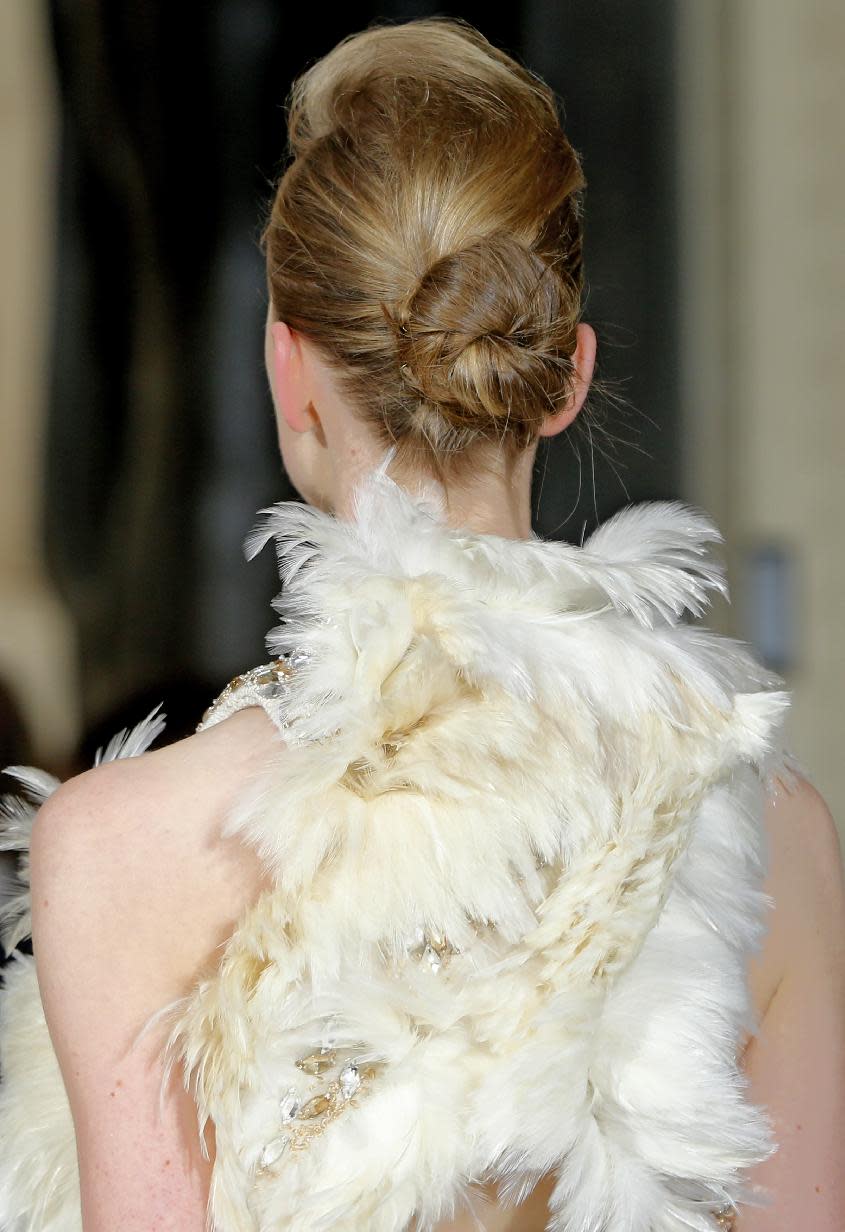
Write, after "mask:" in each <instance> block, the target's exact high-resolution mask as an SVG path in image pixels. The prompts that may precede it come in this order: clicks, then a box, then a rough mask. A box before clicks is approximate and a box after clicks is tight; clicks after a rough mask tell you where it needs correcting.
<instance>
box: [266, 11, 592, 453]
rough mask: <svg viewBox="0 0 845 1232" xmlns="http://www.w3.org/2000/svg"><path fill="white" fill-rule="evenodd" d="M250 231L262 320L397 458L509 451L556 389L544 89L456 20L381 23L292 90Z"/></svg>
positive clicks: (558, 162)
mask: <svg viewBox="0 0 845 1232" xmlns="http://www.w3.org/2000/svg"><path fill="white" fill-rule="evenodd" d="M287 115H288V138H289V148H288V155H289V157H290V159H291V161H290V162H289V164H288V165H287V168H286V170H285V172H284V174H283V175H282V176H281V179H280V180H279V182H278V184H277V186H276V189H275V193H274V197H273V201H272V206H271V208H270V212H269V216H268V218H267V220H266V223H265V225H264V229H263V231H262V235H261V247H262V251H263V252H264V253H265V256H266V260H267V278H268V290H269V294H270V298H271V302H272V309H273V313H274V316H275V318H276V319H278V320H282V321H285V322H286V323H287V324H288V325H289V326H290V327H291V328H292V329H296V330H299V331H300V332H301V333H302V334H304V335H305V336H306V337H307V338H308V339H309V340H310V341H311V342H312V343H314V344H316V346H317V347H318V348H319V350H320V352H321V354H322V355H323V356H324V357H325V358H326V359H327V360H328V361H329V363H330V365H331V368H332V371H333V372H335V373H336V375H337V378H338V380H339V388H340V389H341V391H342V393H343V395H344V397H346V398H347V399H348V400H349V403H350V405H351V406H352V407H353V410H354V413H356V414H358V415H360V416H361V417H362V419H363V420H364V421H365V422H366V423H367V425H368V426H370V427H371V428H372V429H373V430H374V432H376V433H377V436H378V438H379V439H380V440H381V441H382V443H383V445H384V446H386V445H387V444H389V443H391V442H393V443H395V444H396V445H397V463H398V465H399V467H400V469H401V468H402V467H403V466H408V467H410V468H415V467H420V466H421V467H427V468H429V469H433V470H434V471H435V473H437V474H439V475H441V476H443V475H444V474H446V473H447V472H448V473H450V474H452V475H454V473H455V472H456V470H460V469H461V468H462V467H463V466H464V465H465V464H467V463H468V461H469V460H470V459H472V458H473V457H474V454H475V453H476V451H475V450H474V449H473V448H472V447H473V445H474V444H475V443H476V442H479V441H495V442H496V443H497V444H498V446H499V447H500V448H503V449H506V450H517V451H518V450H521V449H522V448H524V447H525V446H526V445H528V444H529V443H531V442H532V441H533V440H534V438H535V437H536V435H537V432H538V429H539V428H540V426H541V424H542V423H543V420H544V418H545V417H546V416H547V415H550V414H552V413H554V412H555V411H556V410H557V409H558V408H559V407H560V406H561V404H562V402H563V401H564V400H565V399H566V397H567V395H568V394H569V393H570V391H571V389H572V384H573V377H574V371H573V364H572V359H571V355H572V352H573V350H574V348H575V344H576V326H577V323H578V320H579V317H580V312H581V294H582V287H583V271H582V228H581V196H582V190H583V188H584V184H585V181H584V176H583V174H582V170H581V165H580V162H579V159H578V156H577V154H576V152H575V151H574V150H573V148H572V146H571V145H570V143H569V141H568V140H567V138H566V136H565V135H564V133H563V131H562V128H561V125H560V120H559V117H558V112H557V107H556V103H555V97H554V94H553V93H552V91H551V90H550V89H549V87H548V86H546V85H545V84H544V83H543V82H542V81H541V80H539V79H538V78H537V77H535V76H534V75H533V74H532V73H530V72H529V71H528V70H527V69H526V68H524V67H523V66H521V65H520V64H519V63H517V61H515V60H514V59H512V58H511V57H510V56H508V55H506V54H505V53H504V52H502V51H500V50H498V49H497V48H496V47H494V46H493V45H492V44H491V43H489V42H488V41H487V40H486V39H485V38H484V37H483V35H481V34H480V33H479V32H478V31H477V30H475V29H474V28H473V27H471V26H469V25H467V24H465V23H464V22H462V21H460V20H453V19H447V18H425V19H420V20H413V21H408V22H405V23H402V24H396V25H378V26H373V27H370V28H368V29H367V30H364V31H363V32H361V33H358V34H354V35H351V36H349V37H347V38H345V39H344V40H342V41H341V42H340V43H339V44H338V45H337V46H336V47H335V48H334V49H333V50H332V51H331V52H329V53H328V55H326V56H324V57H323V58H322V59H320V60H318V61H317V62H316V63H314V64H313V65H312V66H311V67H310V68H308V69H307V71H305V72H304V73H303V74H302V75H301V76H300V77H299V78H298V79H297V80H296V81H295V82H294V84H293V86H292V88H291V93H290V95H289V98H288V102H287Z"/></svg>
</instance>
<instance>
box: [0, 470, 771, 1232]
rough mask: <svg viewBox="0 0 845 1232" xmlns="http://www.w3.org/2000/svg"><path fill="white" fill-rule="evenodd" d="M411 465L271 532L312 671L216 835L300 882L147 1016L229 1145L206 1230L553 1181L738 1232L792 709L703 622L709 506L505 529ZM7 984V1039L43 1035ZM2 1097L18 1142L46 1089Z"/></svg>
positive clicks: (763, 1127) (600, 1209)
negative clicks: (578, 524) (743, 1043)
mask: <svg viewBox="0 0 845 1232" xmlns="http://www.w3.org/2000/svg"><path fill="white" fill-rule="evenodd" d="M390 456H391V454H390V453H388V455H387V456H386V458H385V460H384V461H383V462H382V464H381V465H380V466H379V467H377V468H376V469H375V470H374V471H373V472H371V473H370V474H369V475H367V476H366V477H365V479H364V480H362V482H361V483H360V485H359V488H358V491H357V498H356V507H355V514H354V518H353V519H352V520H350V521H342V520H338V519H335V518H332V517H330V516H329V515H327V514H325V513H322V512H320V511H319V510H316V509H313V508H311V507H309V506H306V505H301V504H299V503H296V502H285V503H280V504H278V505H276V506H274V507H273V508H272V509H270V510H267V511H263V512H264V514H265V518H264V523H263V525H262V526H261V527H260V528H258V529H257V530H256V531H255V532H254V533H253V535H252V536H251V537H250V539H249V540H248V544H247V551H248V554H250V555H252V554H254V553H255V552H257V551H258V550H259V549H260V548H261V547H262V546H263V545H264V544H265V543H266V542H267V541H268V540H269V539H270V538H271V537H273V536H275V537H276V539H277V541H278V548H279V567H280V575H281V578H282V581H283V584H284V585H283V590H282V593H281V595H280V597H279V599H277V600H276V606H277V608H278V610H279V612H280V614H281V616H282V618H283V619H282V623H281V624H280V625H279V626H278V627H277V628H276V629H274V630H273V632H272V633H271V634H270V635H269V637H268V648H269V649H270V650H271V652H272V653H275V654H277V655H279V656H285V655H288V654H293V655H294V657H295V659H296V661H297V667H296V669H295V671H293V672H292V673H289V674H288V675H287V677H286V681H287V683H286V684H285V686H284V687H281V688H279V689H278V690H276V693H277V696H275V697H273V698H272V700H271V699H270V698H269V697H268V699H267V702H266V705H267V708H268V710H270V711H271V712H272V713H273V717H274V719H275V720H276V721H277V723H278V725H279V727H280V728H281V729H282V731H283V733H284V736H285V744H286V746H287V747H285V748H282V747H281V746H280V753H279V757H278V758H277V759H275V760H274V762H273V764H272V765H271V766H269V767H268V768H267V769H266V770H265V771H264V772H263V773H262V774H261V775H260V776H258V777H257V778H256V779H255V780H254V781H252V782H251V783H250V784H248V785H246V786H245V788H244V790H243V792H242V794H241V797H240V798H239V801H238V802H237V805H236V807H235V808H234V809H233V810H232V811H231V813H230V815H229V817H228V820H227V824H226V827H225V830H224V833H225V834H227V835H229V834H239V835H240V836H241V837H242V839H243V841H245V842H249V843H251V844H253V845H254V846H255V847H256V849H257V850H258V852H259V853H260V855H261V857H262V859H263V860H264V861H265V862H266V864H267V866H268V868H270V869H271V870H272V872H273V875H274V888H273V890H272V891H271V892H269V893H267V894H265V895H264V896H263V897H262V898H261V899H260V900H259V901H258V903H257V904H256V905H255V906H254V907H253V908H252V909H251V910H250V911H249V912H247V913H246V914H245V916H244V918H243V919H242V920H241V922H240V924H239V926H238V928H237V929H236V931H235V933H234V934H233V936H232V938H231V939H230V941H229V942H228V944H227V946H226V948H225V951H224V954H223V957H222V961H221V963H220V966H219V969H218V971H217V972H216V973H215V975H214V977H213V978H209V979H206V980H204V981H202V982H201V983H199V984H198V985H197V987H196V988H195V989H194V991H193V992H192V993H191V994H190V995H189V996H188V997H186V998H184V999H183V1000H181V1001H180V1002H177V1003H175V1004H174V1005H172V1006H165V1007H163V1008H162V1010H161V1011H159V1013H158V1014H157V1015H156V1016H155V1021H158V1020H159V1019H160V1018H161V1017H162V1016H164V1017H165V1018H170V1019H172V1021H171V1023H170V1028H169V1033H168V1038H167V1044H166V1049H165V1054H164V1060H165V1071H164V1078H163V1082H162V1090H164V1086H165V1083H166V1081H167V1077H168V1073H169V1070H170V1068H171V1067H172V1066H173V1065H179V1066H181V1067H182V1070H183V1074H184V1078H185V1083H186V1086H187V1087H188V1089H189V1090H191V1091H192V1093H193V1095H194V1098H195V1100H196V1103H197V1109H198V1117H199V1131H200V1137H201V1142H203V1143H204V1137H203V1130H204V1127H205V1124H206V1122H207V1120H208V1119H211V1120H212V1122H213V1123H214V1126H215V1137H216V1160H215V1167H214V1173H213V1179H212V1188H211V1195H210V1203H209V1218H210V1226H211V1224H213V1227H214V1228H215V1229H217V1232H270V1229H277V1228H285V1229H290V1230H291V1232H318V1230H319V1229H333V1230H337V1232H353V1230H356V1232H357V1230H364V1229H367V1230H369V1232H402V1230H403V1229H405V1228H406V1227H408V1226H409V1224H411V1221H412V1220H413V1219H414V1218H415V1219H416V1223H415V1224H414V1225H413V1226H418V1227H419V1228H420V1229H426V1228H430V1227H432V1226H433V1225H434V1223H436V1222H437V1220H439V1219H443V1218H447V1217H449V1216H450V1214H452V1213H454V1212H455V1211H456V1210H457V1209H458V1207H459V1206H460V1205H462V1204H463V1203H464V1202H465V1201H471V1200H472V1196H473V1191H472V1184H473V1182H474V1181H479V1180H486V1179H493V1178H499V1180H500V1181H501V1182H502V1183H503V1185H504V1187H505V1189H506V1190H508V1191H509V1192H510V1193H512V1195H513V1197H514V1199H519V1198H520V1197H522V1196H523V1195H524V1193H525V1191H526V1189H527V1188H529V1187H530V1185H531V1184H532V1183H533V1182H534V1181H536V1180H537V1179H538V1178H539V1177H540V1176H541V1175H543V1174H544V1173H545V1172H547V1171H548V1170H550V1169H554V1170H555V1171H556V1173H557V1177H558V1179H557V1184H556V1188H555V1191H554V1196H553V1200H552V1207H553V1211H554V1214H553V1217H552V1220H551V1222H550V1224H549V1228H550V1229H551V1230H552V1232H564V1230H565V1232H680V1230H681V1229H699V1230H700V1232H705V1230H706V1229H712V1228H715V1227H716V1226H717V1225H716V1222H715V1212H716V1211H717V1210H718V1209H720V1208H722V1207H727V1206H730V1205H731V1204H734V1203H736V1202H738V1201H740V1200H742V1199H743V1198H745V1197H753V1196H754V1195H751V1194H747V1193H746V1186H745V1180H744V1177H745V1172H746V1170H747V1168H748V1167H749V1166H750V1165H752V1164H753V1163H754V1162H756V1161H757V1160H760V1159H763V1158H765V1157H767V1155H768V1154H769V1153H770V1151H771V1149H772V1143H771V1138H770V1130H769V1126H768V1125H767V1122H766V1119H765V1116H764V1115H763V1113H762V1112H761V1111H760V1110H758V1109H756V1108H754V1107H753V1106H751V1105H750V1104H749V1103H748V1101H747V1099H746V1097H745V1092H744V1080H743V1078H742V1076H741V1073H740V1071H739V1068H738V1065H737V1059H736V1053H737V1047H738V1043H739V1040H740V1037H741V1034H742V1032H743V1030H744V1029H751V1030H753V1029H754V1026H755V1024H754V1022H753V1014H752V1009H751V1005H750V999H749V994H748V988H747V984H746V978H745V964H746V961H747V957H748V954H749V952H750V951H751V950H753V949H754V948H755V947H756V946H757V945H759V942H760V939H761V937H762V933H763V930H764V918H763V912H764V908H765V906H766V900H765V897H764V896H763V895H762V893H761V889H760V885H761V880H762V872H763V858H764V852H763V849H762V830H761V810H762V806H763V800H764V795H765V792H766V791H767V790H768V789H769V787H770V785H771V782H772V778H773V775H774V774H775V773H780V774H787V773H788V764H789V762H790V760H791V759H790V758H789V757H788V755H787V754H786V752H785V750H784V749H783V747H782V735H781V732H782V722H783V716H784V712H785V708H786V705H787V703H788V696H787V694H786V693H785V692H784V691H783V690H782V689H781V688H780V687H779V685H780V684H781V682H780V681H779V680H778V678H777V677H775V676H773V675H772V674H771V673H768V672H766V671H765V670H764V669H763V668H762V667H761V666H760V665H759V664H758V663H757V662H756V661H755V660H754V658H753V657H752V656H751V655H750V654H749V652H748V651H747V649H746V648H745V647H744V646H742V645H741V644H740V643H737V642H733V641H731V640H730V639H727V638H723V637H719V636H717V635H716V634H714V633H711V632H709V631H708V630H706V629H703V628H701V627H697V626H693V625H691V624H688V623H685V622H684V620H683V619H682V617H683V616H684V614H685V613H692V614H694V615H698V614H700V613H701V612H702V611H703V610H704V608H705V606H706V602H707V594H708V591H710V590H714V589H716V590H720V591H723V592H724V589H725V583H724V578H723V575H722V572H721V569H720V567H719V565H718V563H717V562H715V561H714V560H713V559H712V557H711V556H710V555H709V550H708V545H709V544H710V543H712V542H714V541H718V540H719V534H718V531H717V530H716V529H715V527H714V526H713V525H712V523H710V522H709V521H708V520H707V519H706V518H705V517H704V516H702V515H701V514H700V513H698V512H696V511H695V510H693V509H691V508H690V507H688V506H685V505H682V504H680V503H677V502H662V503H653V504H645V505H640V506H634V507H632V508H629V509H626V510H623V511H622V512H621V513H619V514H617V515H616V516H615V517H614V518H612V519H610V520H609V521H608V522H607V523H605V524H604V525H603V526H602V527H600V528H599V530H598V531H596V532H595V534H594V535H593V536H592V537H591V538H590V539H589V540H588V541H587V543H586V544H585V545H584V547H574V546H572V545H569V544H564V543H556V542H552V541H544V540H542V539H539V538H538V537H536V536H533V537H532V538H531V539H529V540H511V539H505V538H500V537H498V536H493V535H479V534H476V533H473V532H470V531H468V530H456V529H454V528H450V527H448V526H447V525H446V524H445V522H444V521H443V520H442V513H443V510H442V506H441V505H440V503H439V497H438V492H437V490H436V489H435V488H434V487H431V488H428V489H425V490H422V491H421V492H419V493H418V494H417V495H416V496H411V495H410V494H409V493H407V492H405V491H404V490H403V489H402V488H400V487H398V486H397V485H396V484H394V483H393V481H392V480H390V478H389V477H388V475H387V463H388V462H389V460H390ZM255 700H260V699H257V698H256V697H255V696H254V695H252V694H247V693H245V694H244V697H243V704H255ZM237 704H238V698H237V695H236V696H235V697H234V699H233V700H232V702H231V703H230V706H229V707H228V709H230V708H231V705H237ZM262 704H265V703H264V702H263V701H262ZM222 717H225V713H224V708H221V707H216V708H215V709H214V710H213V711H212V712H211V714H210V716H209V717H208V719H207V720H206V721H209V722H213V721H219V719H220V718H222ZM32 974H33V977H34V972H33V973H32ZM21 982H23V981H21ZM11 991H12V990H11V988H10V989H9V990H8V991H7V992H6V993H5V994H4V997H3V999H4V1000H5V1001H6V1002H7V1004H6V1007H5V1028H4V1029H5V1035H6V1040H8V1039H9V1038H11V1037H12V1036H13V1035H14V1032H15V1031H16V1030H17V1029H19V1024H20V1022H21V1021H23V1020H24V1016H26V1017H28V1018H29V1019H30V1021H31V1020H32V1018H33V1017H35V1016H36V1014H35V1007H34V1005H33V1004H29V1005H27V1004H21V1005H20V1006H16V1005H15V1004H13V998H12V995H11ZM28 991H29V995H30V999H31V1000H32V987H31V984H30V987H29V990H28ZM36 995H37V990H36ZM152 1021H153V1020H151V1022H152ZM147 1025H150V1024H147ZM2 1042H3V1041H2V1039H0V1047H2ZM321 1048H322V1049H323V1051H322V1052H320V1049H321ZM0 1056H2V1053H0ZM309 1057H310V1058H311V1059H310V1061H309V1060H308V1058H309ZM298 1061H299V1062H300V1063H301V1064H300V1065H299V1066H298V1065H297V1062H298ZM309 1067H310V1070H311V1071H313V1070H314V1069H318V1070H321V1071H323V1070H324V1072H318V1073H314V1072H309ZM343 1075H345V1078H344V1083H345V1087H344V1089H341V1087H340V1084H339V1079H340V1077H341V1076H343ZM10 1077H11V1075H10ZM7 1082H8V1079H7ZM0 1098H5V1099H6V1101H7V1106H12V1108H13V1111H14V1112H15V1115H16V1117H17V1120H18V1124H19V1125H21V1124H22V1123H23V1122H25V1120H26V1116H27V1109H28V1108H29V1109H30V1111H31V1110H32V1106H33V1103H32V1101H33V1100H34V1094H33V1092H32V1091H30V1090H28V1089H27V1086H26V1081H25V1078H24V1076H23V1075H22V1074H21V1073H20V1072H19V1073H18V1077H17V1083H16V1085H15V1089H14V1090H12V1089H11V1087H10V1088H9V1090H7V1091H6V1092H5V1095H0ZM309 1100H310V1101H311V1102H310V1105H309V1103H308V1101H309ZM309 1113H310V1115H309ZM43 1123H44V1122H43V1119H42V1121H41V1122H40V1123H39V1124H40V1125H43ZM71 1132H72V1131H71ZM2 1133H3V1130H2V1128H0V1135H2ZM35 1137H36V1138H39V1139H40V1140H41V1144H42V1147H43V1146H44V1145H45V1141H44V1139H45V1131H44V1129H43V1128H38V1129H37V1131H36V1134H35ZM1 1140H2V1139H0V1141H1ZM9 1147H10V1148H11V1149H12V1154H13V1155H14V1154H15V1152H16V1151H18V1150H19V1148H18V1147H17V1145H16V1144H15V1143H12V1141H11V1139H10V1140H9ZM18 1163H20V1160H18ZM4 1169H5V1171H4ZM21 1171H25V1169H24V1170H21V1169H20V1168H17V1167H16V1166H15V1164H14V1163H10V1164H4V1163H2V1162H0V1228H3V1226H4V1225H3V1222H2V1221H3V1217H4V1215H5V1217H6V1218H7V1219H8V1218H9V1217H10V1216H14V1215H16V1214H17V1213H18V1211H22V1210H23V1209H24V1207H23V1203H24V1202H25V1201H27V1200H29V1199H30V1198H31V1196H32V1195H29V1198H28V1196H27V1193H26V1185H27V1183H28V1182H27V1180H25V1179H22V1180H20V1185H19V1189H18V1190H17V1191H15V1192H13V1191H12V1190H11V1189H10V1188H9V1186H10V1184H11V1182H10V1180H9V1176H10V1175H19V1174H20V1173H21ZM4 1185H5V1186H6V1189H5V1190H4V1188H3V1186H4ZM4 1194H11V1196H10V1197H9V1196H7V1197H5V1206H4V1205H3V1201H4V1196H3V1195H4ZM15 1203H18V1205H17V1206H16V1205H15ZM71 1219H72V1217H70V1216H69V1217H68V1221H66V1222H65V1223H61V1222H53V1223H49V1222H47V1221H46V1220H45V1218H43V1217H41V1221H40V1222H32V1221H31V1222H30V1223H21V1224H20V1228H21V1229H23V1228H32V1229H33V1230H35V1229H39V1230H40V1229H42V1228H43V1229H48V1228H49V1229H51V1230H52V1229H57V1230H58V1229H61V1230H62V1232H64V1229H65V1228H67V1229H71V1228H72V1229H74V1232H77V1229H78V1225H77V1224H74V1223H73V1222H72V1221H71ZM9 1226H10V1228H11V1229H14V1232H18V1227H17V1225H15V1224H14V1223H11V1224H10V1225H9Z"/></svg>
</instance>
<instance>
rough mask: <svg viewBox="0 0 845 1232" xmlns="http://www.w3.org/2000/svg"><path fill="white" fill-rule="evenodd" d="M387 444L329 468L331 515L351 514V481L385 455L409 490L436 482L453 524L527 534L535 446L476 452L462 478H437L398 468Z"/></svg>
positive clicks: (521, 536)
mask: <svg viewBox="0 0 845 1232" xmlns="http://www.w3.org/2000/svg"><path fill="white" fill-rule="evenodd" d="M390 454H391V450H387V451H385V453H384V454H382V457H381V459H379V458H378V457H376V458H372V457H367V459H366V461H364V459H363V458H361V457H360V455H359V456H358V457H357V458H356V459H353V460H352V464H351V465H350V464H349V460H346V461H345V462H344V464H343V465H342V466H339V467H338V468H336V470H335V475H334V479H335V484H334V485H333V486H334V491H333V500H332V512H333V513H334V515H335V516H336V517H339V518H344V519H351V518H352V510H353V506H352V501H353V495H354V490H355V487H356V486H357V484H358V482H359V481H360V479H361V478H362V477H363V475H364V474H365V473H366V472H367V471H369V470H371V469H372V468H373V467H374V466H376V465H378V463H379V461H380V460H381V461H382V462H385V461H387V466H386V470H387V474H388V475H389V476H390V477H391V478H392V479H393V480H394V481H395V482H396V483H398V484H400V486H402V487H403V488H406V489H407V490H408V491H410V492H415V491H417V490H418V489H419V488H420V487H423V486H425V487H430V486H432V485H434V486H436V487H437V488H438V489H439V490H440V491H441V492H442V493H443V495H444V499H445V518H446V522H447V524H448V525H450V526H453V527H455V528H456V529H462V530H463V529H466V530H471V531H475V532H476V533H478V534H485V535H499V536H501V537H502V538H504V539H528V538H530V537H531V535H532V533H533V526H532V519H531V481H532V475H533V465H534V457H535V454H536V446H535V447H534V448H533V449H526V450H523V452H522V453H521V454H519V455H518V456H517V457H516V458H514V459H513V460H506V459H505V458H504V457H503V455H502V454H501V453H500V452H499V453H490V454H487V455H485V456H483V457H482V455H481V453H480V452H479V455H478V458H479V464H478V466H477V468H476V469H475V470H474V471H472V472H471V474H470V476H469V477H468V478H465V479H462V480H461V482H460V483H458V482H455V483H450V484H443V483H440V482H439V481H438V480H435V479H433V478H431V477H429V476H426V477H423V476H422V475H416V476H415V475H408V474H401V473H399V468H398V467H397V466H396V462H395V459H393V458H392V456H391V457H390V458H389V460H388V455H390Z"/></svg>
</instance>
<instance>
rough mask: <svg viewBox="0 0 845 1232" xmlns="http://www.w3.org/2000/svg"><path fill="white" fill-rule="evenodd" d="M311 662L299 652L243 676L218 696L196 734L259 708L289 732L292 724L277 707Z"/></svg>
mask: <svg viewBox="0 0 845 1232" xmlns="http://www.w3.org/2000/svg"><path fill="white" fill-rule="evenodd" d="M309 658H310V655H309V654H307V653H306V652H304V651H296V652H294V653H293V654H291V655H282V656H281V657H280V658H278V659H273V660H271V661H270V662H269V663H263V664H261V665H260V666H258V667H251V668H249V670H248V671H245V672H241V673H240V675H238V676H235V677H234V678H233V679H232V680H230V681H229V683H228V684H227V685H226V686H225V688H223V689H222V690H221V691H220V693H218V695H217V697H215V699H214V701H213V702H212V703H211V705H210V706H209V707H208V708H207V709H206V711H205V712H204V714H203V716H202V718H201V719H200V721H199V723H198V725H197V729H196V730H197V731H198V732H200V731H202V730H203V729H204V728H206V727H211V726H212V725H213V724H214V723H220V722H222V720H223V719H227V718H228V717H229V716H230V715H231V714H234V713H235V711H237V710H243V709H244V708H245V707H246V706H250V705H256V706H261V707H262V708H263V709H264V710H265V711H266V712H267V714H268V715H269V716H270V718H271V719H272V720H273V722H274V723H275V724H276V726H277V727H278V728H279V730H280V731H282V732H286V731H287V730H288V728H289V727H290V724H289V723H288V721H287V720H286V719H283V718H282V717H281V714H280V707H279V704H278V703H279V702H280V700H281V699H282V698H284V697H286V696H287V695H288V693H289V691H290V684H291V677H292V676H293V673H294V671H295V670H296V668H297V667H299V666H300V664H302V663H304V662H306V661H307V660H308V659H309Z"/></svg>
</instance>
